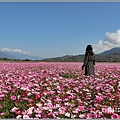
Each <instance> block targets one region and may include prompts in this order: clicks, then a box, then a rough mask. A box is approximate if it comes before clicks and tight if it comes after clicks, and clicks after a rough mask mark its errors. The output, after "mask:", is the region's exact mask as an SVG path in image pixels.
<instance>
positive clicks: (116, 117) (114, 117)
mask: <svg viewBox="0 0 120 120" xmlns="http://www.w3.org/2000/svg"><path fill="white" fill-rule="evenodd" d="M119 118H120V116H119V115H118V114H113V115H112V116H111V119H119Z"/></svg>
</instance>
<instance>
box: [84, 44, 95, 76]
mask: <svg viewBox="0 0 120 120" xmlns="http://www.w3.org/2000/svg"><path fill="white" fill-rule="evenodd" d="M94 65H95V55H94V53H93V48H92V46H91V45H88V46H87V47H86V53H85V58H84V63H83V65H82V70H83V69H84V67H85V75H95V72H94Z"/></svg>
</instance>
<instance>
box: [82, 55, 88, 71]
mask: <svg viewBox="0 0 120 120" xmlns="http://www.w3.org/2000/svg"><path fill="white" fill-rule="evenodd" d="M87 63H88V55H87V56H85V58H84V63H83V65H82V70H83V69H84V67H85V66H86V65H87Z"/></svg>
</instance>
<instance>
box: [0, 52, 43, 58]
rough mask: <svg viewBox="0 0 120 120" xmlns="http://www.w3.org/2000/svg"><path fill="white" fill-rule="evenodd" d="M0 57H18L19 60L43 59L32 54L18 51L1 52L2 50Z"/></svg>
mask: <svg viewBox="0 0 120 120" xmlns="http://www.w3.org/2000/svg"><path fill="white" fill-rule="evenodd" d="M0 58H7V59H20V60H25V59H30V60H41V59H43V58H41V57H39V56H32V55H27V54H22V53H18V52H3V51H0Z"/></svg>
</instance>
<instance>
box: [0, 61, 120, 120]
mask: <svg viewBox="0 0 120 120" xmlns="http://www.w3.org/2000/svg"><path fill="white" fill-rule="evenodd" d="M81 66H82V63H71V62H69V63H62V62H61V63H60V62H57V63H53V62H0V118H16V119H30V118H36V119H41V118H54V119H59V118H79V119H80V118H82V119H86V118H88V119H90V118H103V119H105V118H118V119H120V63H96V66H95V76H84V71H82V70H81Z"/></svg>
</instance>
